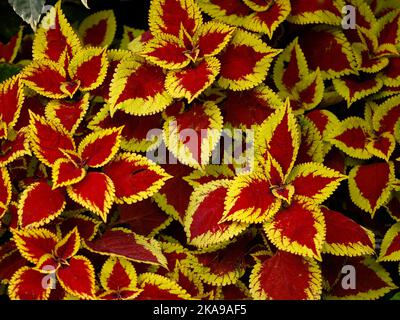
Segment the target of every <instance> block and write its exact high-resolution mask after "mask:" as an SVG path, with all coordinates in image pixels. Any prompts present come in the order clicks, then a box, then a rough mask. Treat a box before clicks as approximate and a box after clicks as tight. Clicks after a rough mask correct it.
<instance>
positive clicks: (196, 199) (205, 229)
mask: <svg viewBox="0 0 400 320" xmlns="http://www.w3.org/2000/svg"><path fill="white" fill-rule="evenodd" d="M229 185H230V181H229V180H218V181H211V182H209V183H206V184H204V185H202V186H199V187H198V188H196V189H195V190H194V192H193V193H192V195H191V197H190V203H189V207H188V209H187V211H186V214H185V218H184V226H185V232H186V235H187V237H188V242H189V243H191V244H193V245H195V246H197V247H205V246H209V245H212V244H217V243H221V242H224V241H227V240H229V239H231V238H232V237H234V236H235V235H238V234H239V233H241V232H242V231H243V230H244V229H246V227H247V224H244V223H237V222H220V220H221V219H222V217H223V213H224V199H225V197H226V194H227V191H228V186H229Z"/></svg>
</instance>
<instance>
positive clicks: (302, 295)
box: [250, 251, 322, 300]
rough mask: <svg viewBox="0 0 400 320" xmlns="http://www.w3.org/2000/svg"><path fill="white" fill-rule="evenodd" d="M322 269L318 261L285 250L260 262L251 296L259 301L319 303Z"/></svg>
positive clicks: (254, 277)
mask: <svg viewBox="0 0 400 320" xmlns="http://www.w3.org/2000/svg"><path fill="white" fill-rule="evenodd" d="M321 291H322V280H321V270H320V268H319V266H318V264H317V263H316V262H315V260H312V259H309V258H304V257H301V256H298V255H294V254H291V253H288V252H284V251H277V253H276V254H275V255H274V256H272V257H271V258H267V259H265V260H261V261H259V262H257V263H256V264H255V266H254V268H253V270H252V272H251V275H250V293H251V295H252V296H253V298H254V299H260V300H265V299H269V300H272V299H273V300H317V299H320V296H321Z"/></svg>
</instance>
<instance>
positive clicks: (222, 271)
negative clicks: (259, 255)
mask: <svg viewBox="0 0 400 320" xmlns="http://www.w3.org/2000/svg"><path fill="white" fill-rule="evenodd" d="M251 240H252V237H251V236H249V234H245V235H244V236H243V237H240V238H239V239H238V240H237V241H234V242H232V243H230V244H228V245H227V246H224V247H222V248H219V249H218V250H216V251H214V252H199V253H198V254H196V256H195V259H194V261H193V262H192V264H191V266H192V268H193V271H194V272H195V273H196V274H197V275H198V276H199V277H200V279H202V281H204V282H205V283H208V284H211V285H218V286H226V285H229V284H235V283H236V281H238V279H239V278H240V277H242V276H243V274H244V272H245V270H246V254H247V253H248V251H249V249H250V241H251Z"/></svg>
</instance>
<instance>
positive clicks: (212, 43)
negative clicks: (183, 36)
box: [193, 21, 235, 57]
mask: <svg viewBox="0 0 400 320" xmlns="http://www.w3.org/2000/svg"><path fill="white" fill-rule="evenodd" d="M234 30H235V28H232V27H230V26H229V25H226V24H223V23H220V22H217V21H209V22H207V23H204V24H203V25H201V26H200V27H199V29H198V31H197V32H196V33H195V35H194V39H193V42H194V43H196V44H197V46H198V47H199V56H200V57H203V56H204V57H210V56H215V55H217V54H219V53H220V52H221V51H222V50H223V49H224V48H225V46H226V45H227V43H228V42H229V40H230V39H231V36H232V34H233V32H234Z"/></svg>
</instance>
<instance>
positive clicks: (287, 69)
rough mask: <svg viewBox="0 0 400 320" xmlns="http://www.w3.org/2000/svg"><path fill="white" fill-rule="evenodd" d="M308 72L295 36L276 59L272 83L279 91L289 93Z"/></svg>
mask: <svg viewBox="0 0 400 320" xmlns="http://www.w3.org/2000/svg"><path fill="white" fill-rule="evenodd" d="M309 73H310V71H309V69H308V65H307V60H306V58H305V56H304V53H303V50H302V49H301V47H300V45H299V43H298V38H296V39H295V40H293V41H292V42H291V43H290V44H289V45H288V46H287V47H286V48H285V50H283V51H282V53H281V54H279V56H278V58H277V59H276V62H275V65H274V70H273V79H274V83H275V85H276V87H277V88H278V89H279V91H281V92H285V93H290V91H291V90H292V89H294V87H295V86H296V84H298V83H299V82H300V81H301V79H303V78H304V77H305V76H307V75H308V74H309Z"/></svg>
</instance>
